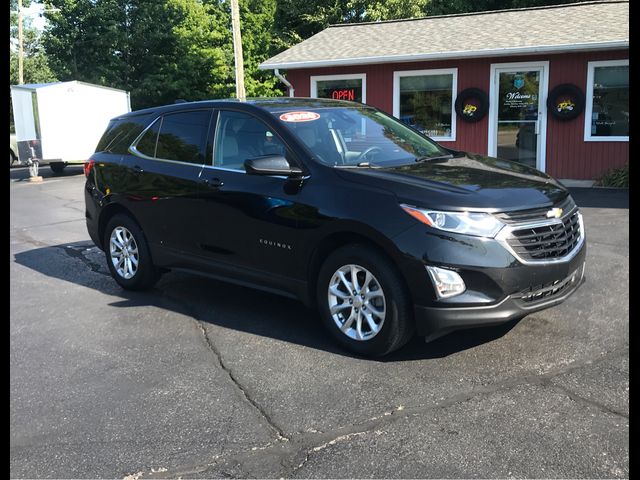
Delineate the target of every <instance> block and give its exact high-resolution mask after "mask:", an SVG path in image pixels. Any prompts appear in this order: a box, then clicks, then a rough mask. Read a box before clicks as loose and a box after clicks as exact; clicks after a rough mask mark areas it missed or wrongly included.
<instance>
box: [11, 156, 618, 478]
mask: <svg viewBox="0 0 640 480" xmlns="http://www.w3.org/2000/svg"><path fill="white" fill-rule="evenodd" d="M41 174H42V175H43V176H45V181H44V183H42V184H30V183H28V182H26V181H24V179H26V178H27V176H28V173H27V171H26V170H25V169H13V170H12V171H11V182H10V200H11V214H10V224H11V225H10V228H11V230H10V242H11V244H10V272H11V284H10V313H11V317H10V341H11V345H10V367H11V372H10V393H11V397H10V426H11V433H10V469H11V471H10V475H11V477H12V478H24V477H29V478H129V479H131V480H133V479H144V478H222V477H225V478H226V477H240V478H254V477H257V478H282V477H284V478H311V477H314V478H315V477H323V478H354V477H356V478H374V477H375V478H472V477H473V478H507V477H513V478H625V477H628V475H629V429H628V427H629V421H628V418H629V400H628V399H629V383H628V378H629V347H628V345H629V318H628V317H629V310H628V299H629V287H628V280H629V261H628V248H629V211H628V193H627V192H624V191H615V190H584V189H577V190H575V191H574V192H572V193H573V195H574V198H575V199H576V201H577V203H578V205H580V206H581V209H582V212H583V214H584V217H585V222H586V228H587V235H588V237H587V240H588V262H587V270H586V276H587V282H586V283H585V284H584V285H583V287H582V288H581V289H580V290H579V291H578V292H577V293H576V294H575V295H574V296H572V297H571V298H570V299H568V300H567V301H566V302H565V303H564V304H562V305H560V306H557V307H554V308H552V309H549V310H545V311H542V312H538V313H535V314H532V315H529V316H528V317H525V318H524V319H523V320H521V321H520V322H512V323H510V324H506V325H503V326H500V327H495V328H486V329H478V330H470V331H463V332H457V333H454V334H450V335H448V336H445V337H442V338H440V339H438V340H436V341H434V342H433V343H431V344H424V342H422V341H421V339H419V338H416V339H414V341H412V342H411V343H410V344H409V345H407V346H406V347H405V348H403V349H402V350H400V351H399V352H396V353H394V354H393V355H391V356H390V357H387V358H385V359H382V360H373V361H372V360H366V359H361V358H356V357H353V356H351V355H349V354H347V353H345V352H343V351H341V350H339V349H338V348H337V347H336V346H335V345H334V344H333V342H332V340H331V338H330V337H329V335H328V334H326V333H325V332H324V331H323V329H322V327H321V325H320V323H319V321H318V319H317V316H316V314H315V313H314V312H313V311H310V310H308V309H306V308H305V307H304V306H302V305H301V304H299V303H297V302H295V301H292V300H289V299H285V298H280V297H276V296H273V295H270V294H268V293H264V292H259V291H253V290H250V289H246V288H243V287H238V286H234V285H228V284H224V283H222V282H218V281H215V280H210V279H206V278H200V277H195V276H190V275H187V274H183V273H169V274H167V275H164V276H163V278H162V279H161V280H160V282H159V283H158V284H157V286H156V287H155V288H154V289H153V290H151V291H149V292H142V293H139V292H136V293H131V292H125V291H123V290H121V289H120V288H119V287H118V286H117V285H116V284H115V282H114V281H113V280H112V279H111V278H110V276H109V274H108V270H107V268H106V264H105V259H104V255H103V254H102V252H100V251H99V250H98V249H97V248H96V247H95V246H93V244H92V242H91V241H90V239H89V237H88V234H87V232H86V228H85V224H84V204H83V196H82V195H83V192H82V187H83V185H84V177H83V175H82V169H81V167H71V168H69V169H68V171H65V174H64V175H62V176H60V177H51V176H50V174H49V171H48V169H47V168H42V170H41Z"/></svg>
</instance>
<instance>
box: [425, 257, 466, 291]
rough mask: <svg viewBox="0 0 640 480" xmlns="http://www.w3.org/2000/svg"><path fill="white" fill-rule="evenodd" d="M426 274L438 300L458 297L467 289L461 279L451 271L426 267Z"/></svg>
mask: <svg viewBox="0 0 640 480" xmlns="http://www.w3.org/2000/svg"><path fill="white" fill-rule="evenodd" d="M427 272H429V276H430V277H431V281H432V282H433V286H434V287H435V289H436V295H437V296H438V298H448V297H453V296H455V295H460V294H461V293H462V292H464V291H465V290H466V289H467V287H466V285H465V284H464V281H463V280H462V277H461V276H460V275H458V274H457V273H456V272H454V271H453V270H447V269H445V268H440V267H431V266H428V265H427Z"/></svg>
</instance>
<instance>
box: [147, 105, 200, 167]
mask: <svg viewBox="0 0 640 480" xmlns="http://www.w3.org/2000/svg"><path fill="white" fill-rule="evenodd" d="M210 118H211V110H196V111H190V112H179V113H170V114H167V115H164V116H162V118H160V119H158V120H156V122H155V123H154V124H153V125H152V126H151V128H149V130H147V131H146V132H145V134H144V136H143V137H142V138H141V139H140V141H139V142H138V143H137V145H136V149H137V150H138V151H139V152H140V153H142V154H144V155H147V156H149V157H152V158H158V159H165V160H176V161H180V162H186V163H196V164H203V163H204V162H205V156H206V142H207V136H208V134H209V128H210V126H209V122H210Z"/></svg>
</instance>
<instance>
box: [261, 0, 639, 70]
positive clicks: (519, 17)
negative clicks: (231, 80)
mask: <svg viewBox="0 0 640 480" xmlns="http://www.w3.org/2000/svg"><path fill="white" fill-rule="evenodd" d="M628 46H629V2H628V0H610V1H599V2H583V3H573V4H566V5H554V6H547V7H534V8H521V9H512V10H497V11H492V12H477V13H467V14H461V15H442V16H435V17H425V18H420V19H408V20H395V21H388V22H371V23H359V24H343V25H331V26H330V27H328V28H326V29H325V30H323V31H321V32H319V33H317V34H316V35H314V36H313V37H311V38H308V39H307V40H304V41H303V42H301V43H299V44H297V45H295V46H293V47H291V48H289V49H288V50H285V51H284V52H281V53H279V54H278V55H275V56H274V57H271V58H270V59H269V60H267V61H265V62H263V63H262V64H261V65H260V68H262V69H271V68H288V69H292V68H309V67H320V66H332V65H355V64H370V63H387V62H402V61H415V60H429V59H438V58H440V59H444V58H460V57H483V56H497V55H514V54H519V53H551V52H563V51H570V50H598V49H607V48H627V47H628Z"/></svg>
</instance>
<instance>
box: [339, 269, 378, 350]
mask: <svg viewBox="0 0 640 480" xmlns="http://www.w3.org/2000/svg"><path fill="white" fill-rule="evenodd" d="M327 294H328V302H329V312H330V314H331V317H332V318H333V321H334V322H335V324H336V326H337V327H338V328H339V329H340V331H341V332H342V333H344V334H345V335H346V336H347V337H349V338H351V339H353V340H359V341H365V340H370V339H372V338H373V337H375V336H376V335H377V334H378V333H380V330H382V325H383V324H384V319H385V316H386V299H385V296H384V291H383V290H382V286H381V285H380V282H379V281H378V279H377V278H376V277H375V275H373V274H372V273H371V272H370V271H369V270H367V269H366V268H364V267H362V266H360V265H354V264H350V265H344V266H342V267H340V268H339V269H338V270H336V272H335V273H334V274H333V276H332V277H331V281H330V282H329V288H328V292H327Z"/></svg>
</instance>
